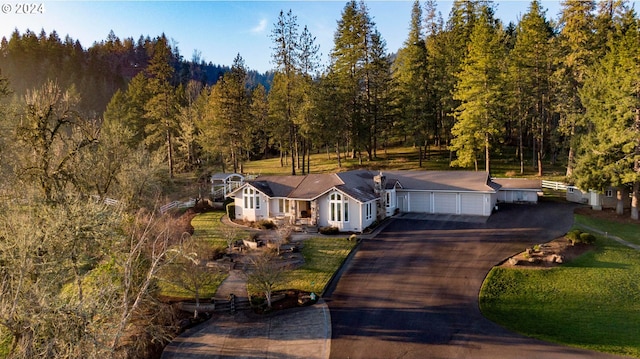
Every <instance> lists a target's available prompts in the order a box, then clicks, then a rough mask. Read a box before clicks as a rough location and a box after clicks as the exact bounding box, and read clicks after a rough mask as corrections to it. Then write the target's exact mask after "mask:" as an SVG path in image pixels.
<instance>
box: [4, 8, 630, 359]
mask: <svg viewBox="0 0 640 359" xmlns="http://www.w3.org/2000/svg"><path fill="white" fill-rule="evenodd" d="M493 6H494V5H493V3H492V2H490V1H485V0H477V1H468V0H455V1H454V3H453V7H452V9H451V12H450V13H449V14H448V16H447V17H446V19H445V18H443V17H442V16H441V15H440V14H439V13H437V12H436V6H435V1H434V0H427V1H425V2H419V1H416V2H415V3H414V6H413V9H412V12H411V21H410V23H409V24H399V25H398V26H403V27H405V26H407V25H408V28H409V31H408V33H407V37H406V41H405V42H404V44H403V46H402V48H401V49H399V50H398V51H397V52H394V53H393V54H392V53H390V51H389V49H387V46H386V42H385V39H384V34H382V33H380V32H379V31H378V30H377V28H376V24H375V21H374V20H373V18H374V17H373V16H372V14H370V13H369V9H368V8H367V5H366V3H365V2H360V1H349V2H347V3H346V4H345V6H344V9H343V11H342V14H341V17H340V19H336V20H337V24H336V28H335V32H334V44H333V48H332V49H330V50H329V52H328V54H329V61H328V63H326V64H325V63H322V62H321V60H320V49H319V47H318V45H317V44H316V43H315V37H314V35H313V34H311V33H310V31H309V29H308V28H307V27H306V26H305V24H302V23H300V22H299V20H298V18H297V17H296V15H295V14H294V13H292V12H291V11H287V10H286V9H285V10H283V11H282V12H281V13H280V14H279V16H278V19H277V22H276V23H274V24H273V26H272V30H271V33H270V36H269V37H268V38H265V41H270V42H271V43H272V49H273V53H272V62H273V64H274V69H273V71H272V72H269V73H266V74H260V73H257V72H256V71H252V70H250V69H248V68H247V67H246V66H245V62H244V59H243V57H242V54H237V56H236V57H235V60H234V61H233V63H232V64H221V65H216V64H211V63H205V62H204V61H202V60H201V58H200V55H199V54H198V53H195V54H193V56H192V58H191V59H190V60H185V59H184V58H183V56H182V55H181V54H180V53H179V50H178V49H177V48H176V47H175V46H173V45H172V44H171V42H170V41H169V40H168V38H167V36H166V35H165V34H160V35H158V36H157V37H155V38H150V37H140V38H139V39H137V40H134V38H133V37H127V38H118V37H117V36H116V35H115V34H113V33H111V34H109V35H108V36H107V38H106V39H105V40H104V41H100V42H98V43H94V44H91V45H88V44H80V43H79V42H78V41H76V40H73V38H72V37H71V36H72V35H73V34H70V35H69V36H66V37H65V38H64V39H62V38H60V35H59V34H57V33H56V32H55V31H52V32H51V33H45V32H44V31H42V32H40V33H35V32H32V31H26V32H25V33H20V32H18V31H15V32H14V33H13V34H12V35H11V36H10V37H9V38H3V39H2V41H1V43H0V175H1V176H2V177H1V180H0V199H2V200H1V201H0V356H1V355H2V354H3V352H2V350H4V351H5V353H6V355H8V356H9V357H17V358H34V357H43V358H45V357H47V358H48V357H68V358H76V357H77V358H84V357H99V356H104V357H114V358H115V357H122V358H125V357H146V356H148V355H149V353H150V352H152V350H153V348H152V346H151V345H150V343H162V342H166V340H168V338H170V337H171V335H172V333H173V327H172V325H171V323H173V321H172V320H173V317H172V315H173V313H172V312H171V310H170V308H169V307H168V306H166V305H163V304H162V303H159V302H158V301H157V300H156V299H157V298H156V297H155V296H154V295H155V290H156V289H157V288H156V284H155V282H154V281H155V277H156V274H157V273H158V271H159V269H160V267H162V265H163V264H164V263H167V262H170V261H171V260H173V259H174V258H175V257H174V256H178V255H180V254H179V252H178V251H175V250H173V249H172V248H174V247H172V246H174V245H175V244H176V243H177V242H179V241H180V240H182V238H183V237H182V233H176V232H175V230H174V228H176V226H175V225H174V223H173V222H172V221H173V219H172V218H170V217H167V216H164V217H163V216H159V215H158V213H157V211H156V208H157V206H158V203H159V201H160V199H162V198H164V197H163V196H164V195H165V194H166V193H168V192H171V191H172V190H174V189H175V183H176V178H177V177H178V176H180V175H182V174H187V173H191V174H193V173H196V174H198V175H199V174H206V173H208V172H210V171H227V172H230V171H235V172H242V171H243V166H244V164H245V163H246V162H247V161H252V160H255V159H262V158H267V157H270V158H273V157H276V158H279V159H280V165H281V166H287V167H288V168H289V169H290V171H289V172H290V173H291V174H293V175H295V174H305V173H308V172H309V169H310V164H309V159H310V155H311V154H312V153H317V152H319V151H326V152H331V153H335V154H337V156H334V158H335V159H336V161H337V163H336V167H337V168H340V166H341V163H340V161H341V159H342V158H344V157H345V156H347V155H348V156H350V157H352V158H354V159H357V160H358V161H359V163H360V165H361V166H362V167H367V165H368V163H371V162H372V161H375V159H376V158H377V156H378V153H379V151H384V150H385V149H386V148H389V147H391V146H396V145H411V146H415V147H416V148H418V149H419V158H420V165H419V166H420V167H422V168H424V169H429V168H428V162H427V160H428V159H429V155H430V152H431V151H434V150H438V151H446V152H448V153H449V165H450V166H451V167H452V168H454V167H458V168H466V169H469V170H476V171H487V172H490V173H491V172H492V161H494V158H495V157H496V155H500V156H502V157H505V156H509V157H510V158H512V159H513V160H514V162H515V163H517V165H516V166H515V168H514V171H513V172H514V173H515V174H518V173H524V172H525V168H526V169H529V170H533V171H535V173H536V174H537V175H538V176H540V177H542V176H544V175H545V169H546V168H547V166H549V165H551V164H553V165H558V164H561V165H563V166H564V167H566V180H567V181H569V182H572V183H576V184H578V185H579V186H580V187H582V188H592V189H596V190H603V189H605V188H607V187H609V186H613V187H616V188H618V189H620V190H622V189H624V190H628V191H629V192H630V193H631V194H632V198H633V202H632V213H631V216H632V217H633V218H635V219H638V203H639V202H638V201H639V199H640V193H639V192H640V20H639V17H638V14H637V13H635V12H634V11H633V7H631V6H630V3H629V2H628V1H618V0H605V1H601V2H595V1H585V0H565V1H562V3H561V14H560V16H559V17H558V18H550V17H549V16H548V15H547V14H546V12H545V10H544V9H543V8H542V6H541V3H540V2H539V1H532V2H531V4H530V6H529V9H528V11H527V13H525V14H524V15H523V16H522V18H521V19H520V21H519V22H518V23H517V24H515V23H509V24H504V23H503V22H502V21H501V20H500V19H497V18H496V17H495V15H494V8H493ZM326 50H327V49H325V51H326ZM105 198H112V199H117V200H118V201H119V206H118V207H117V208H118V209H117V210H114V208H113V207H109V206H105V205H104V204H103V200H104V199H105ZM88 298H91V299H90V300H89V299H88ZM69 343H73V344H74V345H68V344H69ZM4 348H6V349H4Z"/></svg>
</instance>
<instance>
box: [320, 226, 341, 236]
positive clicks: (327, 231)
mask: <svg viewBox="0 0 640 359" xmlns="http://www.w3.org/2000/svg"><path fill="white" fill-rule="evenodd" d="M319 232H320V234H326V235H332V234H339V233H340V229H338V227H320V229H319Z"/></svg>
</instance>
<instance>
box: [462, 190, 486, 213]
mask: <svg viewBox="0 0 640 359" xmlns="http://www.w3.org/2000/svg"><path fill="white" fill-rule="evenodd" d="M460 214H472V215H478V216H482V215H484V195H483V194H477V193H461V194H460Z"/></svg>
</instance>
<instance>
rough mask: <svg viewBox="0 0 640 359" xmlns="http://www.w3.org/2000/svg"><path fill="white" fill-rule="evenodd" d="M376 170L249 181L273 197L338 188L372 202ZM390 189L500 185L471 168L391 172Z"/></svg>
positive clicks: (303, 196)
mask: <svg viewBox="0 0 640 359" xmlns="http://www.w3.org/2000/svg"><path fill="white" fill-rule="evenodd" d="M377 174H379V172H376V171H367V170H355V171H347V172H340V173H336V174H309V175H306V176H263V177H258V178H257V179H256V180H254V181H251V182H249V184H250V185H251V186H254V187H255V188H256V189H258V190H259V191H261V192H262V193H264V194H266V195H267V196H269V197H287V198H292V199H302V200H312V199H314V198H317V197H318V196H321V195H322V194H324V193H326V192H327V191H329V190H331V189H332V188H336V189H338V190H340V191H342V192H344V193H345V194H347V195H348V196H350V197H352V198H354V199H355V200H357V201H360V202H369V201H372V200H374V199H376V198H378V197H379V196H378V195H377V194H376V193H375V191H374V187H373V186H374V183H373V177H374V176H376V175H377ZM383 174H384V175H385V176H386V177H387V185H386V188H387V189H390V188H393V186H394V185H395V184H396V183H399V184H400V186H401V187H402V188H403V189H408V190H425V191H474V192H495V191H497V190H498V189H499V188H500V184H498V183H493V182H491V181H490V180H489V175H488V174H487V173H486V172H471V171H390V172H383Z"/></svg>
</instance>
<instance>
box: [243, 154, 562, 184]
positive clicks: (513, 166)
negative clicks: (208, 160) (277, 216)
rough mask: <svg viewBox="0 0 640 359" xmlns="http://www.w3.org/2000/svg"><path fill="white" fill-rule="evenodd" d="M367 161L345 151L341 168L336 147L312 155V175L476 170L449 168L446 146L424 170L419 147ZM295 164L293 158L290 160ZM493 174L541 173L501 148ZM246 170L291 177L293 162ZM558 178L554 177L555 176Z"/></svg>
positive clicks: (262, 163) (554, 171) (558, 167)
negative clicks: (327, 151) (362, 171)
mask: <svg viewBox="0 0 640 359" xmlns="http://www.w3.org/2000/svg"><path fill="white" fill-rule="evenodd" d="M362 155H363V161H362V164H360V161H359V160H358V159H357V158H356V159H353V158H351V154H350V153H349V156H346V157H348V158H346V157H345V153H344V152H342V154H341V158H342V167H338V160H337V157H336V153H335V148H331V150H330V152H329V154H327V153H326V151H321V152H320V153H315V154H312V155H311V166H310V169H311V173H334V172H341V171H347V170H353V169H359V168H366V169H370V170H383V171H385V170H386V171H398V170H420V169H422V170H430V171H435V170H440V171H442V170H473V168H458V167H455V168H452V167H450V166H449V150H447V149H446V148H445V147H442V148H437V147H435V146H432V147H431V149H430V150H429V155H428V158H426V159H424V160H423V163H422V167H420V162H419V158H418V148H417V147H412V146H399V147H392V148H388V149H387V151H384V150H383V149H379V150H378V152H377V157H376V158H375V159H373V160H371V161H368V160H367V159H366V155H367V154H366V153H363V154H362ZM526 160H527V161H529V162H531V157H530V156H528V157H527V159H526ZM287 161H291V159H287ZM491 163H492V165H491V166H492V170H491V172H492V174H493V175H494V176H497V177H505V176H508V177H520V176H524V177H531V176H535V175H537V171H535V170H534V169H533V167H532V166H531V165H530V164H527V165H526V166H525V168H524V170H525V173H524V174H522V175H521V174H520V162H519V161H518V159H517V158H516V156H515V149H514V148H509V147H505V148H502V149H500V151H499V152H497V153H494V154H493V155H492V158H491ZM544 165H545V167H544V168H545V175H546V176H547V177H549V178H554V179H558V178H562V176H563V174H564V172H565V171H566V168H565V167H564V166H563V165H562V164H560V163H556V164H555V165H553V166H552V165H550V164H548V163H545V164H544ZM478 166H479V168H478V169H479V170H484V162H483V161H479V163H478ZM243 170H244V172H245V173H249V174H256V175H288V174H291V162H287V164H284V165H283V166H280V159H279V158H270V159H265V160H259V161H250V162H245V163H244V164H243ZM297 173H298V174H300V173H302V171H301V170H297ZM554 175H555V177H550V176H554Z"/></svg>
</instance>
